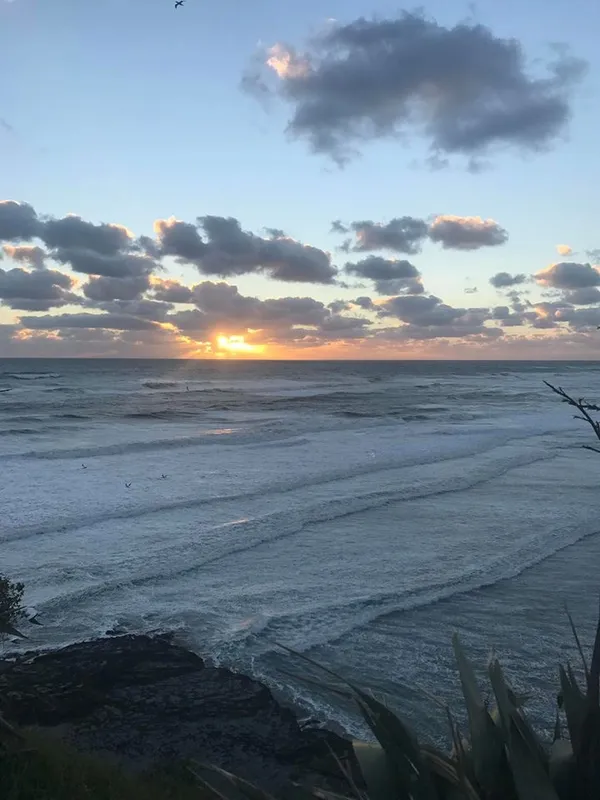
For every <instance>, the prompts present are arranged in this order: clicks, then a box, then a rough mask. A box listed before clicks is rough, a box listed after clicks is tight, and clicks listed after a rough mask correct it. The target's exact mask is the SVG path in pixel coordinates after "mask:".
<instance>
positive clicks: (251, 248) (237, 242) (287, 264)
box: [154, 215, 336, 283]
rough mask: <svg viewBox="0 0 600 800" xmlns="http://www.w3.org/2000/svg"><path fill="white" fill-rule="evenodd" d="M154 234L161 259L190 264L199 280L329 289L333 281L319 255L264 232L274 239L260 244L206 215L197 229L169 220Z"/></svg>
mask: <svg viewBox="0 0 600 800" xmlns="http://www.w3.org/2000/svg"><path fill="white" fill-rule="evenodd" d="M154 229H155V231H156V233H157V234H158V237H159V241H160V244H161V249H162V253H163V254H164V255H170V256H175V257H176V258H177V259H178V260H179V261H180V262H183V263H191V264H193V265H194V266H195V267H196V268H197V269H198V270H199V272H201V273H202V274H203V275H216V276H219V277H231V276H237V275H244V274H246V273H249V272H264V273H265V274H266V275H268V276H269V277H270V278H273V279H274V280H280V281H290V282H291V281H294V282H300V283H332V282H333V280H334V278H335V275H336V270H335V268H334V267H333V266H332V264H331V259H330V256H329V254H328V253H326V252H325V251H324V250H320V249H319V248H317V247H312V246H311V245H306V244H302V243H301V242H297V241H296V240H295V239H291V238H289V237H287V236H280V235H279V234H281V231H279V230H277V229H270V230H271V232H272V233H273V234H277V235H272V236H271V237H270V238H266V239H265V238H263V237H261V236H257V235H256V234H254V233H250V232H248V231H244V230H242V227H241V225H240V223H239V221H238V220H237V219H235V218H233V217H217V216H212V215H207V216H204V217H199V218H198V225H197V226H196V225H192V224H191V223H189V222H181V221H180V220H176V219H174V218H173V217H171V218H170V219H167V220H165V219H161V220H157V221H156V222H155V223H154ZM200 230H202V231H203V233H204V236H205V237H206V238H205V239H203V238H202V236H201V235H200V232H199V231H200Z"/></svg>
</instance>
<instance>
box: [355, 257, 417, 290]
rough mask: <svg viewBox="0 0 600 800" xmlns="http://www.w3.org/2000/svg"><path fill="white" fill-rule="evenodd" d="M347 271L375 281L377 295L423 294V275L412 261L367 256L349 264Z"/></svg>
mask: <svg viewBox="0 0 600 800" xmlns="http://www.w3.org/2000/svg"><path fill="white" fill-rule="evenodd" d="M344 269H345V271H346V272H347V273H348V274H349V275H352V276H356V277H358V278H366V279H367V280H371V281H373V283H374V284H375V291H376V292H377V294H385V295H390V294H399V293H401V292H406V293H407V294H422V292H423V291H424V289H423V284H422V282H421V273H420V272H419V270H418V269H417V268H416V267H415V266H414V264H411V263H410V261H397V260H394V259H387V258H381V257H380V256H367V257H366V258H363V259H362V260H361V261H358V262H357V263H351V262H348V263H347V264H346V266H345V268H344Z"/></svg>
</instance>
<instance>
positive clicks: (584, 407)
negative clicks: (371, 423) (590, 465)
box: [544, 381, 600, 453]
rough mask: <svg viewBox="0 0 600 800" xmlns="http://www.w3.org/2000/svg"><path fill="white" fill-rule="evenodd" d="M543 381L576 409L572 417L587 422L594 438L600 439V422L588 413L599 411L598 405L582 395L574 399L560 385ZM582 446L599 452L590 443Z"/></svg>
mask: <svg viewBox="0 0 600 800" xmlns="http://www.w3.org/2000/svg"><path fill="white" fill-rule="evenodd" d="M544 383H545V384H546V386H547V387H548V388H549V389H551V390H552V391H553V392H554V394H557V395H558V396H559V397H560V399H561V400H562V401H563V403H566V404H567V405H569V406H571V407H572V408H575V409H577V411H578V412H579V414H575V417H574V418H575V419H582V420H583V421H584V422H587V423H588V425H589V426H590V427H591V429H592V430H593V431H594V435H595V436H596V438H597V439H600V422H598V420H595V419H594V418H593V417H592V416H591V414H590V411H600V406H597V405H595V404H594V403H589V402H588V401H587V400H585V399H584V398H583V397H580V398H579V399H578V400H575V398H573V397H571V395H569V394H567V392H565V390H564V389H563V388H562V386H553V385H552V384H551V383H548V381H544ZM583 448H584V450H593V451H594V453H600V450H599V449H598V448H596V447H591V446H590V445H587V444H584V445H583Z"/></svg>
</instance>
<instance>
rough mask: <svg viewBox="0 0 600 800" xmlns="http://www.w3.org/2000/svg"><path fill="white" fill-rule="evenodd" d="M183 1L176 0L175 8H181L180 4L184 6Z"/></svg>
mask: <svg viewBox="0 0 600 800" xmlns="http://www.w3.org/2000/svg"><path fill="white" fill-rule="evenodd" d="M183 3H184V0H176V2H175V8H179V6H182V5H183Z"/></svg>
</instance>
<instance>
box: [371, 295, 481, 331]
mask: <svg viewBox="0 0 600 800" xmlns="http://www.w3.org/2000/svg"><path fill="white" fill-rule="evenodd" d="M382 310H383V312H384V313H385V314H386V315H388V316H394V317H396V318H397V319H399V320H401V321H402V322H404V323H407V325H408V326H410V328H409V330H407V331H406V332H405V333H406V335H407V336H408V337H409V338H425V339H428V338H438V337H439V338H459V337H463V336H473V335H475V334H483V335H486V336H488V335H492V336H493V335H495V334H493V333H490V329H489V328H486V327H485V325H484V323H485V322H486V320H487V319H489V318H490V317H491V316H492V315H491V314H490V311H489V309H486V308H454V307H452V306H449V305H447V304H446V303H443V302H442V301H441V300H440V298H439V297H435V296H434V295H428V296H425V295H413V296H410V295H407V296H400V297H392V298H390V299H389V300H387V301H386V302H385V303H384V304H383V306H382Z"/></svg>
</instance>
